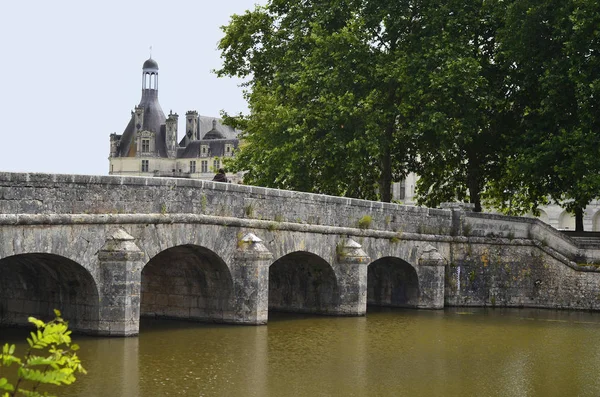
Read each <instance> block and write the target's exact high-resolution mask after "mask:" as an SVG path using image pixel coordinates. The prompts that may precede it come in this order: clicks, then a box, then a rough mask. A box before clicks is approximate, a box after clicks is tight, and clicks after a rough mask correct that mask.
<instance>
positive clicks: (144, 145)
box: [142, 139, 150, 153]
mask: <svg viewBox="0 0 600 397" xmlns="http://www.w3.org/2000/svg"><path fill="white" fill-rule="evenodd" d="M149 152H150V139H142V153H149Z"/></svg>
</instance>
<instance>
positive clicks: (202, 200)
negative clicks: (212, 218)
mask: <svg viewBox="0 0 600 397" xmlns="http://www.w3.org/2000/svg"><path fill="white" fill-rule="evenodd" d="M207 204H208V200H207V198H206V194H204V193H202V195H201V196H200V209H201V210H202V213H203V214H205V213H206V206H207Z"/></svg>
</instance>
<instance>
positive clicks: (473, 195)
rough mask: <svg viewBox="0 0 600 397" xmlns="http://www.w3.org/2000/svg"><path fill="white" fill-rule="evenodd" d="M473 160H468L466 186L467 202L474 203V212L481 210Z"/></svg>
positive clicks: (477, 180) (477, 179)
mask: <svg viewBox="0 0 600 397" xmlns="http://www.w3.org/2000/svg"><path fill="white" fill-rule="evenodd" d="M472 164H473V162H472V161H469V165H470V167H469V169H468V170H467V188H468V189H469V202H470V203H471V204H475V209H474V210H473V211H475V212H481V210H482V209H481V189H480V187H479V185H480V183H479V177H478V175H477V173H478V170H474V169H473V165H472Z"/></svg>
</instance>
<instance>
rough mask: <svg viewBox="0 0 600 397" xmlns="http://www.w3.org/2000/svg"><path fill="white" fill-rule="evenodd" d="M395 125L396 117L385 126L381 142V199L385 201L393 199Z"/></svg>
mask: <svg viewBox="0 0 600 397" xmlns="http://www.w3.org/2000/svg"><path fill="white" fill-rule="evenodd" d="M394 125H395V119H394V121H393V122H391V123H389V124H388V126H387V127H386V128H385V132H384V134H385V135H384V137H383V139H382V142H381V157H380V159H379V162H380V165H381V176H380V178H379V194H380V195H381V201H383V202H384V203H389V202H391V201H392V142H393V139H394Z"/></svg>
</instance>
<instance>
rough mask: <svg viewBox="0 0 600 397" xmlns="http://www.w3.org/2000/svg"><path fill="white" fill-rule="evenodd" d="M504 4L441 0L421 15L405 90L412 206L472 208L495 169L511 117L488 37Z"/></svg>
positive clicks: (500, 20)
mask: <svg viewBox="0 0 600 397" xmlns="http://www.w3.org/2000/svg"><path fill="white" fill-rule="evenodd" d="M509 3H510V1H501V0H498V1H496V0H486V1H475V2H467V3H465V2H464V1H444V2H438V3H437V5H436V7H435V8H434V9H432V10H430V12H429V13H428V15H426V18H427V24H428V25H429V27H430V31H431V32H430V34H429V35H428V36H427V37H425V38H424V41H423V43H422V48H423V50H422V53H421V54H420V56H419V67H420V68H419V69H418V71H417V73H415V79H416V80H417V81H416V84H413V86H414V88H413V89H412V95H413V96H414V97H415V98H416V100H415V101H414V102H415V103H416V104H418V107H417V109H418V112H417V113H416V114H415V118H414V121H413V123H412V125H411V130H412V131H413V134H414V135H413V139H414V141H415V142H416V147H417V153H418V162H417V167H416V171H417V173H418V175H419V177H420V179H419V181H418V183H417V188H418V202H419V203H420V204H425V205H428V206H431V207H435V206H437V205H439V204H440V203H441V202H446V201H454V200H459V201H468V202H471V203H473V204H474V205H475V211H478V212H479V211H481V209H482V193H483V192H484V190H485V188H486V186H487V183H488V182H489V181H490V180H494V179H496V178H497V177H498V175H499V173H500V171H501V169H502V166H503V159H504V155H505V153H504V151H503V150H502V149H503V148H504V147H505V144H506V142H507V141H509V140H510V136H511V133H512V131H513V129H512V127H513V118H512V115H511V111H510V106H509V101H508V97H507V95H506V89H505V87H506V81H505V74H506V73H505V70H504V65H503V64H500V63H499V62H498V61H497V58H498V43H497V37H496V35H497V31H498V29H499V28H501V27H502V24H503V22H504V13H505V9H506V5H507V4H509Z"/></svg>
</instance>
